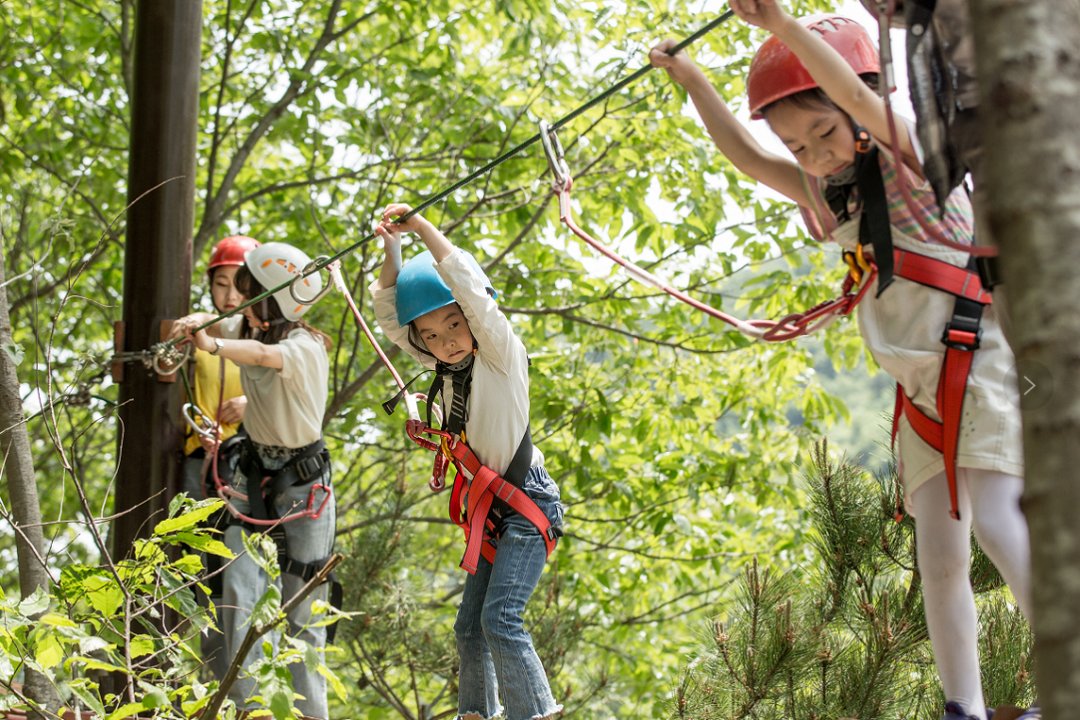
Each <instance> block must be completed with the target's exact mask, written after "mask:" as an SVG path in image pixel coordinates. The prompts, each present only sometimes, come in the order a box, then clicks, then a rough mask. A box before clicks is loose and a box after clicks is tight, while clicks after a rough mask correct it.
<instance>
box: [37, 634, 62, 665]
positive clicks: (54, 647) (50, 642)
mask: <svg viewBox="0 0 1080 720" xmlns="http://www.w3.org/2000/svg"><path fill="white" fill-rule="evenodd" d="M63 659H64V649H63V647H62V646H61V645H60V642H59V640H57V638H56V636H55V635H42V636H40V638H39V639H38V642H37V645H36V646H35V647H34V661H35V662H36V663H37V664H38V666H39V667H41V668H42V669H43V670H49V669H51V668H54V667H56V666H57V665H59V664H60V662H61V661H62V660H63Z"/></svg>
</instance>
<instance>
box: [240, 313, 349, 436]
mask: <svg viewBox="0 0 1080 720" xmlns="http://www.w3.org/2000/svg"><path fill="white" fill-rule="evenodd" d="M275 347H277V348H278V349H279V350H280V351H281V362H282V366H281V369H280V370H276V369H274V368H268V367H261V366H258V365H242V366H241V367H240V382H241V384H242V385H243V387H244V394H245V395H246V396H247V400H248V404H247V410H246V411H245V413H244V427H245V428H246V429H247V432H248V435H250V436H251V439H252V440H254V441H255V442H257V443H259V444H261V445H275V446H279V447H286V448H300V447H304V446H305V445H310V444H311V443H313V442H315V441H316V440H318V439H319V438H321V437H322V421H323V415H324V414H325V412H326V397H327V387H328V385H329V382H330V358H329V356H328V355H327V353H326V346H325V345H323V343H322V340H320V339H319V338H317V337H316V336H314V335H312V334H311V333H310V332H308V331H307V330H304V329H303V328H296V329H295V330H293V331H292V332H290V333H289V335H288V337H286V338H285V339H284V340H282V341H281V342H279V343H278V344H277V345H276V346H275Z"/></svg>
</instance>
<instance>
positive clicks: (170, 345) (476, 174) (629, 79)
mask: <svg viewBox="0 0 1080 720" xmlns="http://www.w3.org/2000/svg"><path fill="white" fill-rule="evenodd" d="M734 14H735V13H734V12H733V11H731V10H728V11H726V12H724V13H722V14H721V15H719V16H718V17H716V18H714V19H713V20H711V21H710V22H708V23H707V24H705V25H704V26H702V27H701V28H700V29H699V30H697V31H696V32H694V33H693V34H692V35H690V36H688V37H687V38H685V39H684V40H682V41H681V42H679V43H678V44H677V45H675V46H674V47H672V48H671V49H670V50H668V51H667V52H668V54H669V55H675V54H677V53H678V52H679V51H681V50H683V49H684V48H686V47H687V46H689V45H691V44H692V43H694V42H696V41H698V40H700V39H701V38H702V37H704V36H705V35H707V34H709V33H710V32H712V31H713V30H715V29H716V28H717V27H719V26H720V25H722V24H723V23H724V22H726V21H727V20H728V19H730V18H731V17H732V16H733V15H734ZM653 69H654V68H653V66H652V65H646V66H644V67H642V68H639V69H638V70H636V71H635V72H633V73H631V74H630V75H627V76H626V77H625V78H623V79H622V80H620V81H619V82H617V83H615V84H614V85H612V86H611V87H609V88H608V89H607V90H605V91H603V92H602V93H600V94H599V95H596V96H595V97H593V98H591V99H590V100H588V101H587V102H585V103H584V104H582V105H581V106H579V107H577V108H575V109H574V110H571V111H570V112H569V113H567V114H566V115H564V116H563V117H561V118H559V119H558V120H556V121H555V122H553V123H551V125H550V128H551V130H552V131H556V130H558V129H559V128H562V127H564V126H566V125H567V124H569V123H570V122H572V121H573V120H575V119H577V118H578V117H579V116H580V115H582V114H583V113H585V112H588V111H589V110H590V109H592V108H594V107H596V105H598V104H600V103H601V102H603V101H604V100H607V99H608V98H610V97H611V96H612V95H614V94H615V93H617V92H619V91H620V90H622V89H623V88H625V87H626V86H627V85H630V84H632V83H634V82H637V81H638V80H640V79H641V78H642V77H644V76H645V75H647V74H648V73H649V71H651V70H653ZM540 139H541V134H540V133H539V132H537V133H536V134H534V135H533V136H532V137H530V138H528V139H526V140H525V141H523V142H521V143H520V144H518V145H516V146H515V147H513V148H510V149H509V150H507V151H505V152H503V153H502V154H501V155H499V156H497V157H496V158H494V159H493V160H491V161H490V162H488V163H487V164H486V165H484V166H483V167H481V168H479V169H477V170H475V171H473V172H472V173H470V174H469V175H467V176H465V177H464V178H462V179H461V180H458V181H457V182H455V183H454V184H452V185H450V186H449V187H447V188H446V189H444V190H442V191H440V192H439V193H437V194H435V195H432V196H431V197H429V198H428V199H427V200H425V201H423V202H422V203H420V204H419V205H417V206H416V207H414V208H413V209H412V210H410V211H409V212H407V213H405V214H404V215H402V216H401V217H400V218H399V220H407V219H409V218H410V217H412V216H414V215H416V214H418V213H421V212H423V211H424V210H426V209H427V208H429V207H431V206H432V205H435V204H436V203H439V202H441V201H443V200H445V199H446V198H447V197H449V196H450V195H452V194H453V193H455V192H457V191H458V190H460V189H461V188H463V187H465V186H466V185H469V184H470V183H472V182H473V181H475V180H476V179H477V178H480V177H482V176H484V175H486V174H488V173H489V172H491V171H492V170H494V169H495V168H496V167H498V166H499V165H501V164H503V163H504V162H506V161H507V160H509V159H511V158H512V157H514V156H515V155H517V154H518V153H520V152H522V151H523V150H526V149H528V148H529V147H531V146H533V145H535V144H536V143H538V142H540ZM374 238H375V233H374V232H371V233H368V234H367V235H365V236H364V237H363V238H361V239H360V240H357V241H356V242H355V243H353V244H352V245H350V246H348V247H347V248H345V249H344V250H340V251H338V252H337V253H335V254H333V255H328V256H327V255H323V256H319V257H317V258H315V259H314V260H313V261H312V262H311V263H310V264H309V265H308V266H307V267H305V268H304V269H303V271H302V272H301V273H300V274H299V275H298V276H297V277H296V278H294V279H293V280H291V281H289V282H284V283H281V284H280V285H277V286H275V287H272V288H269V289H268V290H266V291H265V292H263V293H262V294H260V295H257V296H255V297H253V298H251V299H250V300H248V301H246V302H245V303H243V304H241V305H239V306H237V307H235V308H233V309H232V310H230V311H229V312H226V313H222V314H220V315H218V316H216V317H214V318H212V319H210V320H207V321H206V322H204V323H202V324H201V325H198V326H196V327H195V328H194V329H193V330H192V331H191V332H192V333H197V332H199V331H200V330H205V329H206V328H208V327H210V326H211V325H214V324H216V323H218V322H220V321H222V320H224V319H225V318H228V317H232V316H233V315H236V314H237V313H240V312H242V311H243V310H244V309H245V308H248V307H250V306H252V305H254V304H255V303H257V302H261V301H262V300H264V299H266V298H268V297H270V296H271V295H273V294H274V293H276V292H279V291H281V290H284V289H286V288H289V290H290V293H292V295H293V298H294V299H295V300H296V301H297V302H299V303H302V304H311V303H313V302H315V300H317V299H318V298H319V297H321V295H320V296H316V297H314V298H301V297H299V296H298V295H297V294H296V292H295V290H294V288H295V285H296V283H297V282H298V281H299V280H302V279H304V278H306V277H308V276H309V275H312V274H314V273H317V272H319V271H320V270H323V269H324V268H326V267H327V266H328V265H330V264H331V263H333V262H335V261H337V260H340V259H341V258H342V257H344V256H345V255H348V254H350V253H352V252H355V251H356V250H357V249H358V248H360V247H361V246H362V245H364V244H365V243H368V242H370V241H371V240H373V239H374ZM328 285H329V284H328ZM185 340H186V338H174V339H171V340H165V341H163V342H161V343H158V344H157V345H155V348H158V349H159V350H161V351H167V352H174V348H175V347H176V346H177V345H179V344H181V343H182V342H184V341H185ZM114 359H118V360H125V361H129V360H134V359H145V352H140V351H135V352H127V353H117V354H116V355H115V356H114ZM184 360H186V356H185V357H181V358H180V359H179V361H178V362H179V364H182V363H183V362H184ZM176 362H177V361H176V359H175V356H174V358H173V359H171V360H170V361H169V362H167V364H168V365H173V364H174V363H176ZM155 364H156V363H155ZM154 369H155V370H157V371H158V372H163V370H162V369H159V368H158V367H155V368H154ZM165 372H172V370H165Z"/></svg>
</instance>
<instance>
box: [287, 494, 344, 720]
mask: <svg viewBox="0 0 1080 720" xmlns="http://www.w3.org/2000/svg"><path fill="white" fill-rule="evenodd" d="M319 483H322V484H326V485H329V484H330V474H329V473H326V474H325V475H324V476H323V477H322V478H320V479H318V480H316V481H313V482H311V483H308V484H305V485H296V486H293V487H291V488H289V489H287V490H286V491H285V492H284V493H282V494H281V496H279V497H278V498H277V499H276V500H275V502H276V505H277V510H278V513H279V514H280V515H281V516H282V517H284V516H285V515H287V514H288V513H290V512H296V511H297V510H300V509H303V508H304V507H306V505H307V500H308V494H309V493H310V492H311V489H312V486H313V485H315V484H319ZM323 497H324V496H323V493H322V491H321V490H318V491H316V492H315V496H314V507H316V508H317V507H318V506H319V503H321V502H322V500H323ZM336 513H337V508H336V505H335V500H334V497H333V496H332V495H331V497H330V499H329V501H327V503H326V506H325V507H324V508H323V510H322V513H321V514H320V515H319V517H318V518H316V519H312V518H302V519H300V520H294V521H292V522H289V523H286V524H285V526H284V527H285V534H286V536H287V537H288V541H289V557H290V558H291V559H293V560H295V561H297V562H303V563H310V562H321V561H323V560H326V558H328V557H329V556H330V554H331V553H332V552H333V550H334V530H335V521H336ZM304 584H305V581H304V580H303V578H301V577H299V576H297V575H292V574H283V575H282V576H281V586H282V588H281V589H282V601H283V602H287V601H288V600H289V598H291V597H293V596H294V595H296V593H297V592H299V590H300V588H302V587H303V586H304ZM329 594H330V587H329V584H327V583H323V584H322V585H320V586H319V587H318V588H316V589H315V590H314V591H313V592H312V593H311V594H310V595H308V596H307V598H306V599H305V600H304V602H302V603H300V604H299V605H298V606H297V607H296V608H295V609H294V610H293V611H292V612H291V613H289V617H288V621H289V635H291V636H292V637H295V638H297V639H300V640H303V641H305V642H306V643H308V644H309V645H311V646H312V647H314V648H316V649H318V650H320V651H321V650H323V649H324V648H325V647H326V627H325V626H321V627H308V625H309V624H310V623H311V606H312V604H313V603H314V602H315V601H317V600H318V601H321V602H326V601H327V598H328V597H329ZM289 671H290V672H291V673H292V683H293V690H294V691H295V692H297V693H298V694H300V695H303V696H304V699H303V700H297V701H296V708H297V709H298V710H300V712H302V713H303V714H304V715H306V716H308V717H312V718H321V719H323V720H325V719H326V718H329V717H330V714H329V711H328V710H327V700H326V678H325V677H323V676H322V675H321V674H319V672H318V669H317V668H314V667H309V666H308V665H306V664H305V663H303V662H298V663H294V664H292V665H290V666H289Z"/></svg>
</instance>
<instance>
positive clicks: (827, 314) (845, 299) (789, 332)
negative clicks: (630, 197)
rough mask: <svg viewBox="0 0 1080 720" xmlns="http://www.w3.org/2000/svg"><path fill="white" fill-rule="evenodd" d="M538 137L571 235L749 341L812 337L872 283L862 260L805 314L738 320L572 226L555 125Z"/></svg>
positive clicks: (564, 167)
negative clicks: (835, 293)
mask: <svg viewBox="0 0 1080 720" xmlns="http://www.w3.org/2000/svg"><path fill="white" fill-rule="evenodd" d="M540 135H541V142H542V144H543V147H544V154H545V155H546V156H547V160H548V167H549V168H550V169H551V174H552V176H553V178H554V181H553V182H552V189H553V190H554V192H555V193H556V194H557V195H558V196H559V219H560V220H561V221H562V222H563V224H565V225H566V227H568V228H569V229H570V231H571V232H573V233H574V234H575V235H577V236H578V237H579V238H581V240H583V241H584V242H585V243H586V244H587V245H589V246H590V247H592V248H593V249H594V250H596V251H597V252H599V253H600V254H602V255H603V256H604V257H606V258H608V259H609V260H611V261H612V262H615V263H616V264H618V265H620V266H622V267H623V268H625V269H626V270H627V271H628V272H629V273H630V274H631V275H632V276H633V277H634V278H635V279H637V280H638V281H639V282H642V283H644V284H646V285H651V286H653V287H655V288H657V289H659V290H661V291H663V292H664V293H666V294H668V295H670V296H671V297H673V298H676V299H677V300H680V301H682V302H684V303H686V304H687V305H690V306H691V307H693V308H696V309H697V310H700V311H701V312H703V313H705V314H707V315H709V316H711V317H714V318H716V319H718V320H720V321H722V322H725V323H727V324H728V325H731V326H732V327H734V328H735V329H736V330H738V331H739V332H741V333H742V334H744V335H746V336H747V337H750V338H753V339H755V340H764V341H767V342H783V341H785V340H792V339H794V338H797V337H801V336H803V335H810V334H812V333H815V332H817V331H818V330H821V329H822V328H824V327H826V326H827V325H829V324H831V323H832V322H833V321H835V320H836V319H837V318H838V317H840V316H842V315H848V314H850V313H851V312H852V311H853V310H854V309H855V306H856V305H858V304H859V302H860V301H861V300H862V299H863V296H864V295H865V294H866V292H867V290H868V289H869V288H870V286H871V285H872V284H873V283H872V280H873V278H874V276H875V275H876V273H877V270H876V268H875V267H874V266H873V265H871V264H869V263H867V262H866V261H865V260H863V259H862V258H861V256H860V257H859V258H858V262H856V261H855V260H850V261H849V262H848V264H849V265H850V269H851V271H850V272H849V273H848V275H847V276H846V277H845V278H844V285H843V288H842V292H841V295H840V296H839V297H837V298H834V299H832V300H826V301H825V302H822V303H819V304H817V305H815V306H814V307H812V308H810V309H809V310H806V311H803V312H798V313H792V314H791V315H788V316H787V317H784V318H782V319H780V320H750V321H746V320H740V319H739V318H737V317H734V316H733V315H729V314H728V313H725V312H723V311H722V310H718V309H716V308H714V307H712V306H711V305H708V304H706V303H704V302H701V301H700V300H698V299H696V298H694V297H691V296H690V295H688V294H687V293H685V292H683V291H682V290H678V289H676V288H674V287H672V286H671V285H670V284H669V283H667V282H665V281H664V280H661V279H660V278H658V277H657V276H656V275H654V274H652V273H651V272H649V271H648V270H645V269H643V268H641V267H639V266H638V265H635V264H634V263H633V262H631V261H629V260H627V259H626V258H624V257H623V256H621V255H619V254H618V253H617V252H615V251H614V250H612V249H611V248H610V247H608V246H607V245H605V244H604V243H602V242H600V241H599V240H597V239H596V238H594V237H593V236H592V235H590V234H589V233H587V232H585V231H584V230H583V229H581V227H580V226H579V225H578V224H577V223H576V222H575V221H574V218H573V214H572V211H571V203H570V188H571V187H573V184H574V180H573V177H571V175H570V169H569V167H568V166H567V164H566V158H565V157H564V155H563V149H562V144H561V143H560V142H559V137H558V135H557V134H556V133H555V128H554V126H548V125H547V123H545V122H544V121H542V120H541V121H540ZM845 259H847V258H845Z"/></svg>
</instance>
